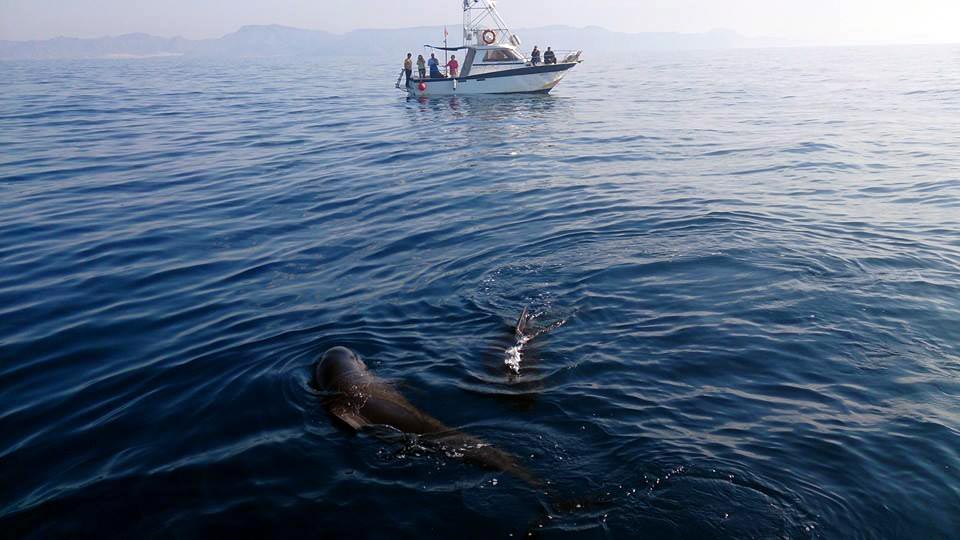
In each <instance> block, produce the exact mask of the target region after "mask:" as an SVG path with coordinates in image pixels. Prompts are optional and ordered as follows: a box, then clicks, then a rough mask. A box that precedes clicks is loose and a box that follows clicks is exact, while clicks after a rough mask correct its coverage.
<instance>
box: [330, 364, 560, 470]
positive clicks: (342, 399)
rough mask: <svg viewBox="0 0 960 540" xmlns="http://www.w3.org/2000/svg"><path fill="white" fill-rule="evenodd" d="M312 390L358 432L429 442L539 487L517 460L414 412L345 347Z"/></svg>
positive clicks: (418, 412) (340, 418) (394, 390)
mask: <svg viewBox="0 0 960 540" xmlns="http://www.w3.org/2000/svg"><path fill="white" fill-rule="evenodd" d="M312 379H313V384H314V386H315V387H316V388H317V389H319V390H323V391H325V392H327V393H328V398H327V403H326V405H327V409H328V410H329V412H330V414H331V415H333V416H334V417H335V418H337V419H338V420H340V421H341V422H343V423H344V424H346V425H347V426H349V427H350V428H352V429H354V430H357V431H359V430H362V429H364V428H367V427H373V426H388V427H391V428H393V429H396V430H398V431H401V432H403V433H410V434H415V435H420V436H422V437H423V438H424V440H425V441H428V442H431V443H433V444H437V445H438V446H440V447H441V448H443V449H445V450H448V451H450V452H452V453H454V454H456V455H462V456H463V459H464V460H466V461H469V462H472V463H475V464H477V465H480V466H483V467H488V468H491V469H494V470H499V471H503V472H506V473H508V474H511V475H513V476H515V477H517V478H519V479H521V480H523V481H525V482H527V483H528V484H530V485H531V486H534V487H540V486H541V482H540V481H539V480H538V479H537V478H536V477H534V476H533V474H531V473H530V472H529V471H528V470H526V469H525V468H524V467H523V466H521V465H520V464H519V463H518V462H517V459H516V458H515V457H514V456H512V455H510V454H508V453H506V452H503V451H502V450H499V449H497V448H495V447H493V446H491V445H489V444H487V443H485V442H483V441H482V440H480V439H478V438H476V437H473V436H471V435H467V434H465V433H461V432H459V431H456V430H454V429H451V428H449V427H447V426H445V425H444V424H443V423H442V422H440V421H439V420H437V419H436V418H433V417H432V416H430V415H428V414H426V413H424V412H423V411H421V410H420V409H418V408H416V407H415V406H414V405H413V404H412V403H410V402H409V401H407V399H406V398H404V397H403V396H402V395H401V394H400V393H399V392H397V390H396V389H395V388H394V387H393V386H391V385H390V384H388V383H387V382H385V381H382V380H380V379H378V378H377V377H376V376H375V375H373V374H372V373H371V372H370V370H369V369H367V365H366V364H365V363H364V362H363V361H362V360H360V358H359V357H358V356H357V355H356V353H354V352H353V351H351V350H350V349H347V348H346V347H334V348H332V349H330V350H328V351H327V352H325V353H324V354H323V356H322V357H321V358H320V360H319V361H318V362H317V364H316V365H315V366H314V369H313V377H312Z"/></svg>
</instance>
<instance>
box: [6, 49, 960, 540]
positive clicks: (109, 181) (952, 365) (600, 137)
mask: <svg viewBox="0 0 960 540" xmlns="http://www.w3.org/2000/svg"><path fill="white" fill-rule="evenodd" d="M586 58H587V59H588V62H586V63H585V64H583V65H582V66H580V67H578V68H577V69H576V70H574V71H573V73H572V74H571V75H570V76H569V78H568V79H567V80H566V81H565V82H564V83H563V84H562V85H561V86H560V87H559V88H558V89H557V91H556V92H555V93H554V94H553V95H551V96H546V97H543V96H538V97H512V98H476V99H467V98H447V99H436V100H430V101H424V102H418V101H409V100H407V99H406V98H405V97H404V95H403V94H401V93H399V92H397V91H396V90H394V88H393V82H394V79H395V76H396V72H397V71H398V70H399V67H398V66H399V64H398V65H396V66H395V65H394V64H395V63H396V62H384V61H383V59H345V60H343V61H340V62H334V63H332V64H331V62H330V61H329V60H255V61H200V60H184V59H176V58H173V59H153V60H137V61H127V60H117V61H85V62H67V61H62V62H29V63H4V64H0V74H2V76H0V530H2V531H3V535H4V536H5V537H9V538H18V539H26V538H68V537H69V538H108V537H116V538H199V537H208V538H227V537H230V535H239V536H241V537H268V536H269V537H282V538H308V537H309V538H318V537H319V538H334V537H343V538H348V537H349V538H384V539H387V538H389V539H393V538H398V537H399V538H510V537H511V536H510V535H512V536H513V537H514V538H519V537H521V536H526V535H528V534H530V533H536V534H537V535H539V536H540V537H543V538H645V539H694V538H697V539H745V538H756V539H783V538H789V539H803V538H817V539H821V538H822V539H833V538H843V539H901V538H903V539H907V538H910V539H912V538H916V539H953V538H957V537H958V534H960V47H905V48H863V49H805V50H799V49H798V50H767V51H732V52H731V51H727V52H689V53H657V54H652V53H651V54H639V55H633V56H631V57H629V58H598V57H593V58H591V57H590V55H589V54H587V55H586ZM387 60H391V59H387ZM526 305H530V306H531V307H532V309H533V310H534V311H535V312H537V313H539V314H540V317H539V318H538V319H537V324H539V325H543V324H548V323H550V322H552V321H555V320H561V319H564V320H566V321H567V322H566V324H565V325H563V326H561V327H560V328H557V329H556V330H554V331H553V332H551V333H549V334H546V335H544V336H541V337H540V338H538V339H537V340H535V341H533V342H531V343H529V344H528V345H527V347H526V349H525V351H524V357H523V362H522V364H521V374H520V376H519V377H514V376H511V375H510V372H509V371H508V370H507V369H506V367H505V366H504V362H503V361H504V351H505V350H506V349H507V348H509V347H510V345H511V344H512V335H511V329H510V325H511V324H512V323H513V321H514V320H515V319H516V317H517V316H518V315H519V313H520V311H521V310H522V309H523V307H524V306H526ZM339 344H342V345H347V346H350V347H352V348H354V349H355V350H356V351H357V352H358V353H359V354H360V355H362V357H363V358H364V359H365V360H366V362H367V363H368V364H369V365H370V367H371V369H373V370H374V371H375V372H376V373H377V374H378V375H379V376H381V377H382V378H384V379H387V380H389V381H392V382H393V383H395V384H396V385H397V387H398V388H399V389H400V390H401V391H402V392H403V393H404V394H405V395H407V397H408V398H409V399H410V400H411V401H412V402H413V403H415V404H416V405H418V406H419V407H421V408H422V409H423V410H424V411H426V412H427V413H429V414H432V415H434V416H436V417H438V418H439V419H441V420H442V421H443V422H445V423H447V424H448V425H451V426H456V427H457V428H459V429H462V430H463V431H466V432H469V433H471V434H474V435H477V436H479V437H482V438H483V439H484V440H486V441H488V442H489V443H491V444H494V445H496V446H498V447H500V448H501V449H503V450H505V451H509V452H511V453H513V454H515V455H517V456H518V457H519V459H520V461H521V462H522V463H523V464H524V465H525V466H526V467H528V468H529V470H530V471H532V473H533V474H535V475H537V476H538V477H540V478H542V479H544V480H545V481H546V482H549V485H550V486H551V492H552V493H551V494H549V495H547V494H545V492H544V491H540V490H535V489H533V488H531V487H530V486H528V485H526V484H524V483H523V482H520V481H518V480H516V479H514V478H512V477H511V476H509V475H506V474H504V473H500V472H497V471H490V470H485V469H482V468H479V467H476V466H474V465H471V464H469V463H464V462H461V461H459V460H457V459H456V458H451V457H447V456H446V455H443V453H436V452H429V451H427V449H425V448H423V447H421V446H420V445H418V444H417V443H416V441H414V440H412V439H411V440H406V441H396V440H393V441H389V440H386V441H385V440H382V439H381V438H378V437H376V436H373V435H370V434H360V435H351V434H349V433H347V432H346V431H345V430H344V429H342V428H341V427H339V426H337V425H335V424H334V423H333V422H331V419H330V417H329V416H328V415H327V413H326V412H325V410H324V408H323V406H322V397H321V396H320V395H318V394H317V393H316V392H314V391H313V390H312V389H311V387H310V384H309V378H310V366H311V364H312V363H313V362H314V361H315V359H316V358H317V356H318V355H319V354H321V353H322V352H323V351H324V350H326V349H327V348H329V347H331V346H334V345H339ZM564 501H567V502H568V503H574V504H564ZM577 505H579V507H578V506H577Z"/></svg>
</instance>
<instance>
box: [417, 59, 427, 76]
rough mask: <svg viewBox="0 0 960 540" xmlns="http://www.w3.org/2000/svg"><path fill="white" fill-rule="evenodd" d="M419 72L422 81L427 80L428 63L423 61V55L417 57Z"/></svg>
mask: <svg viewBox="0 0 960 540" xmlns="http://www.w3.org/2000/svg"><path fill="white" fill-rule="evenodd" d="M417 71H419V72H420V80H421V81H422V80H424V79H426V78H427V61H426V60H424V59H423V55H422V54H419V55H417Z"/></svg>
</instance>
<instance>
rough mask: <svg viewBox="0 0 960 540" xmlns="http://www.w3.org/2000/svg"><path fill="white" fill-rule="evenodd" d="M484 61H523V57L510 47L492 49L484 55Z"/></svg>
mask: <svg viewBox="0 0 960 540" xmlns="http://www.w3.org/2000/svg"><path fill="white" fill-rule="evenodd" d="M483 61H484V62H521V61H523V58H520V55H519V54H517V53H516V52H515V51H513V50H510V49H490V50H488V51H487V52H486V53H485V54H484V55H483Z"/></svg>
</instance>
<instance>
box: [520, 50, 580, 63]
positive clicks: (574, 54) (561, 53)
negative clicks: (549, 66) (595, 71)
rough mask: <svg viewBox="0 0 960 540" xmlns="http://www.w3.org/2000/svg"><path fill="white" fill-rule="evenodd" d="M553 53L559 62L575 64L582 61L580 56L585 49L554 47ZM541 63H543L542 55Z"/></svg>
mask: <svg viewBox="0 0 960 540" xmlns="http://www.w3.org/2000/svg"><path fill="white" fill-rule="evenodd" d="M553 53H554V54H555V55H556V57H557V63H558V64H575V63H577V62H579V61H580V56H581V55H582V54H583V51H574V50H564V49H553ZM540 63H541V64H543V60H542V56H541V60H540ZM527 64H528V65H529V64H531V62H530V61H529V60H528V61H527Z"/></svg>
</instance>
